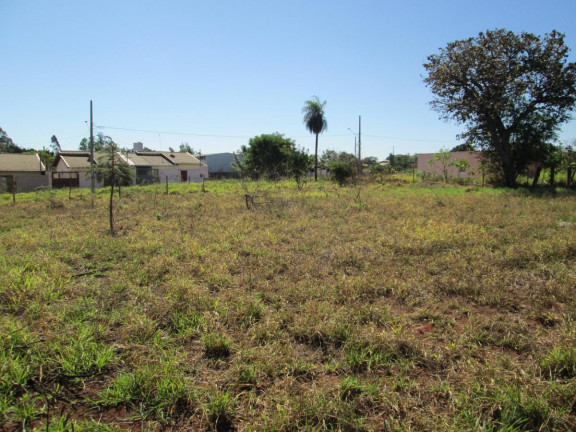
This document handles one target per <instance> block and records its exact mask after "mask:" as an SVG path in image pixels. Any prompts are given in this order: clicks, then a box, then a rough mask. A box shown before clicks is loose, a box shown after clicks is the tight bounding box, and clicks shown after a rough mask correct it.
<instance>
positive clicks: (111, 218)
mask: <svg viewBox="0 0 576 432" xmlns="http://www.w3.org/2000/svg"><path fill="white" fill-rule="evenodd" d="M115 177H116V176H115V175H114V159H112V179H111V182H110V183H111V184H110V204H109V206H108V210H109V216H110V234H111V235H114V234H115V233H114V183H116V179H115Z"/></svg>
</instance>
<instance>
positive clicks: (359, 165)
mask: <svg viewBox="0 0 576 432" xmlns="http://www.w3.org/2000/svg"><path fill="white" fill-rule="evenodd" d="M358 173H359V174H362V117H361V116H358Z"/></svg>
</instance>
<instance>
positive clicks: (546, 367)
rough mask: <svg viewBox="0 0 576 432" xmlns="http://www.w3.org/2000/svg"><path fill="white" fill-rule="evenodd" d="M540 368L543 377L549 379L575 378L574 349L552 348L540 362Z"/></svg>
mask: <svg viewBox="0 0 576 432" xmlns="http://www.w3.org/2000/svg"><path fill="white" fill-rule="evenodd" d="M540 368H541V369H542V372H543V373H544V375H546V376H548V377H550V378H551V379H554V378H574V377H575V376H576V349H575V348H574V347H568V348H567V347H554V348H553V349H552V350H551V351H549V352H548V353H547V354H546V355H545V356H544V357H543V358H542V359H541V360H540Z"/></svg>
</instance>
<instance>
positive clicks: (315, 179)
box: [314, 134, 318, 181]
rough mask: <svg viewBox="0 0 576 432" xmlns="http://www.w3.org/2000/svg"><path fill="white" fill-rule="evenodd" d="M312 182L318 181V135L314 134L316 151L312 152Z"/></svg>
mask: <svg viewBox="0 0 576 432" xmlns="http://www.w3.org/2000/svg"><path fill="white" fill-rule="evenodd" d="M314 181H318V134H316V150H315V151H314Z"/></svg>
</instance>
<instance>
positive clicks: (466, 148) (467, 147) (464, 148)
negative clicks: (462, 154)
mask: <svg viewBox="0 0 576 432" xmlns="http://www.w3.org/2000/svg"><path fill="white" fill-rule="evenodd" d="M476 150H477V149H476V147H474V145H472V144H471V143H469V142H466V143H464V144H458V145H457V146H455V147H453V148H452V150H450V151H451V152H459V151H476Z"/></svg>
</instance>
